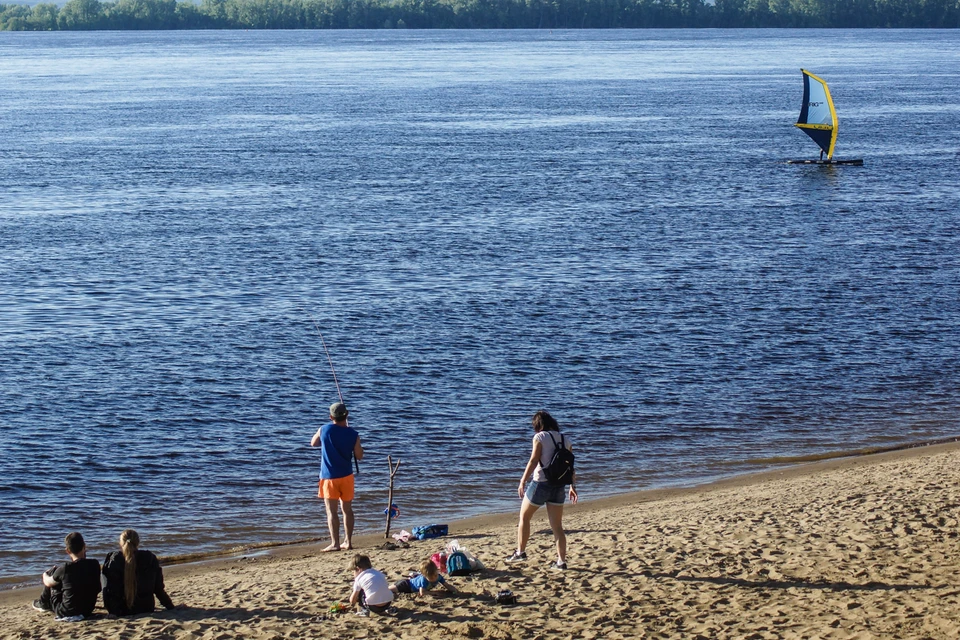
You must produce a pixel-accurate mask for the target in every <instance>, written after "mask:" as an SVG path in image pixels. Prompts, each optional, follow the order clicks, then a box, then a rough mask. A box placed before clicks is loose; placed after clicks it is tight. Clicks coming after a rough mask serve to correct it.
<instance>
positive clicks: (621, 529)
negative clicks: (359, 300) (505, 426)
mask: <svg viewBox="0 0 960 640" xmlns="http://www.w3.org/2000/svg"><path fill="white" fill-rule="evenodd" d="M958 468H960V444H956V443H953V444H947V445H935V446H928V447H920V448H915V449H909V450H905V451H897V452H892V453H884V454H877V455H871V456H862V457H857V458H845V459H840V460H833V461H827V462H821V463H815V464H808V465H802V466H798V467H791V468H789V469H782V470H778V471H773V472H767V473H763V474H757V475H753V476H747V477H741V478H735V479H732V480H727V481H723V482H719V483H715V484H711V485H707V486H702V487H696V488H690V489H673V490H660V491H646V492H640V493H635V494H630V495H627V496H620V497H616V498H608V499H604V500H596V501H585V502H583V503H581V504H580V505H577V506H575V507H570V506H568V508H567V511H566V515H565V524H566V529H567V532H568V538H569V548H570V550H569V564H570V568H569V569H568V570H567V571H565V572H560V571H557V570H554V569H551V568H550V566H549V565H550V562H551V561H552V560H554V559H555V557H554V554H553V545H552V538H551V536H550V533H549V528H548V526H547V524H546V516H545V514H544V513H542V512H543V510H542V509H541V512H540V513H538V515H537V518H536V519H535V521H534V535H533V537H532V540H531V543H530V546H529V547H528V555H529V558H530V559H529V561H528V562H526V563H525V564H521V565H508V564H507V563H505V562H504V561H503V558H505V557H506V556H507V555H509V553H510V551H511V550H512V548H513V545H514V542H515V535H516V534H515V526H516V522H515V519H516V515H515V514H505V515H497V516H490V517H485V518H476V519H472V520H467V521H463V522H460V523H454V524H453V525H452V526H451V535H450V536H449V537H448V538H446V539H437V540H427V541H421V542H414V543H412V545H411V547H410V548H408V549H398V550H392V551H391V550H381V549H378V548H377V545H379V544H380V543H381V542H382V538H381V537H380V536H367V537H365V538H360V539H359V540H358V547H359V548H360V550H361V551H362V552H364V553H368V554H369V555H370V557H371V559H372V560H373V564H374V566H375V567H377V568H379V569H381V570H383V571H384V572H385V573H386V574H387V576H388V578H390V579H391V580H397V579H400V578H401V577H404V576H405V575H406V574H407V573H408V572H409V571H411V570H413V569H414V568H415V567H416V565H417V564H418V562H419V561H420V560H421V559H422V558H423V557H426V556H429V555H430V554H431V553H433V552H435V551H438V550H441V549H442V547H443V545H444V543H445V542H446V541H447V540H448V539H452V538H456V539H458V540H459V541H460V542H461V544H462V545H463V546H465V547H467V548H468V549H469V550H470V551H471V552H473V553H474V554H476V555H477V556H478V557H479V558H480V559H481V560H482V561H483V562H484V563H485V564H486V566H487V569H486V570H485V571H483V572H481V573H479V574H476V575H474V576H470V577H461V578H452V580H453V582H454V584H455V585H457V586H458V587H459V588H460V589H461V590H462V591H463V593H462V595H460V596H459V597H438V598H429V597H428V598H425V599H413V598H411V597H410V596H402V597H401V598H400V599H399V600H398V602H397V606H398V608H399V610H400V613H399V615H398V617H396V618H386V617H377V616H374V617H371V618H361V617H357V616H355V615H353V614H352V613H348V614H330V613H329V609H330V606H331V605H332V604H334V603H336V602H337V601H341V600H346V599H347V597H348V596H349V591H350V585H351V580H352V574H351V573H350V572H348V571H347V570H346V564H347V560H348V552H341V553H334V554H321V553H319V552H318V550H319V548H320V547H319V546H317V547H295V548H286V549H281V550H277V551H276V552H271V553H268V554H263V555H251V556H246V557H234V558H224V559H220V560H217V561H213V562H208V563H203V564H192V565H179V566H171V567H168V568H167V569H166V570H165V575H166V577H167V587H168V592H169V593H170V594H171V596H172V597H173V599H174V601H175V602H177V603H182V604H183V605H185V608H183V609H178V610H173V611H163V612H158V613H155V614H152V615H143V616H138V617H134V618H130V619H122V620H110V619H106V618H105V617H103V618H99V619H94V620H88V621H84V622H80V623H57V622H55V621H54V620H53V617H52V616H51V615H49V614H43V613H39V612H36V611H33V610H32V609H31V608H30V606H29V603H30V601H31V600H32V599H33V598H35V597H36V596H37V595H38V593H39V590H40V587H39V582H38V586H37V587H36V588H35V589H34V588H29V589H18V590H13V591H7V592H3V593H0V610H2V616H3V619H4V624H3V627H2V630H0V638H17V639H32V638H37V639H40V638H67V637H82V638H103V639H105V640H140V639H147V638H198V639H200V638H203V639H211V640H214V639H221V638H234V637H244V638H256V639H271V638H311V637H324V638H326V637H330V638H373V637H387V638H428V637H430V638H439V637H449V638H460V637H463V638H498V639H506V638H531V639H535V638H553V637H577V638H614V639H615V638H756V639H760V638H951V639H952V638H957V637H958V636H960V606H958V605H960V579H958V577H957V573H958V566H960V562H958V560H957V558H958V557H960V554H958V545H960V540H958V520H960V482H958V473H957V469H958ZM583 489H584V493H585V494H586V495H587V496H588V495H589V494H590V492H591V491H590V487H586V486H585V487H583ZM413 524H420V523H413ZM405 526H407V527H408V528H409V524H407V523H405ZM155 551H156V552H158V553H161V554H162V552H163V550H162V549H155ZM51 560H60V559H59V558H56V559H53V558H52V559H51ZM501 589H510V590H512V591H513V592H514V593H515V594H517V596H518V598H519V602H518V604H517V605H515V606H501V605H498V604H496V603H495V602H494V599H493V594H494V593H496V592H497V591H499V590H501Z"/></svg>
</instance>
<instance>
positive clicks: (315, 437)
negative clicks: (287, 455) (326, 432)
mask: <svg viewBox="0 0 960 640" xmlns="http://www.w3.org/2000/svg"><path fill="white" fill-rule="evenodd" d="M320 431H322V428H321V429H317V432H316V433H315V434H313V437H312V438H310V446H311V447H315V446H317V445H318V444H320Z"/></svg>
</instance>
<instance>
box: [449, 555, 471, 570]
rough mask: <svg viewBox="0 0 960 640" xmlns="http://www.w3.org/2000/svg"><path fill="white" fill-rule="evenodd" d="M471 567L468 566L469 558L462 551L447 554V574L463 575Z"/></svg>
mask: <svg viewBox="0 0 960 640" xmlns="http://www.w3.org/2000/svg"><path fill="white" fill-rule="evenodd" d="M471 571H473V569H471V568H470V560H469V559H468V558H467V554H465V553H464V552H463V551H454V552H453V553H451V554H450V555H449V556H447V575H450V576H465V575H468V574H469V573H470V572H471Z"/></svg>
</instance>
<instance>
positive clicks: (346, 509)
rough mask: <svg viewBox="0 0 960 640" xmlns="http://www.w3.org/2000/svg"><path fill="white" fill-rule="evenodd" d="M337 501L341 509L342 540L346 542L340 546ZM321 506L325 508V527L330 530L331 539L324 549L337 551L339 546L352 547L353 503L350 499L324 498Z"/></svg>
mask: <svg viewBox="0 0 960 640" xmlns="http://www.w3.org/2000/svg"><path fill="white" fill-rule="evenodd" d="M338 503H339V507H340V509H342V510H343V529H344V534H345V535H344V542H345V543H346V544H345V545H344V546H343V547H341V546H340V514H339V513H338V512H337V506H338ZM323 506H325V507H326V508H327V528H328V529H329V530H330V540H331V541H332V542H331V544H330V546H329V547H326V548H325V549H324V551H339V550H340V549H341V548H343V549H353V542H352V538H353V503H352V502H350V501H344V500H335V499H332V498H324V499H323Z"/></svg>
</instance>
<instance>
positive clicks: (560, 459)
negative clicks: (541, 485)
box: [540, 431, 573, 487]
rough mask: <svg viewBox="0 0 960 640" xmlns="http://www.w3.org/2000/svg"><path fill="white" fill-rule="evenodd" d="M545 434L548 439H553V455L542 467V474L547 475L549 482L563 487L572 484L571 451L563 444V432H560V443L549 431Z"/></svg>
mask: <svg viewBox="0 0 960 640" xmlns="http://www.w3.org/2000/svg"><path fill="white" fill-rule="evenodd" d="M547 435H548V436H550V440H552V441H553V447H554V450H553V457H552V458H550V464H548V465H547V466H545V467H544V466H543V464H541V465H540V466H541V467H543V475H545V476H546V477H547V482H548V483H549V484H552V485H555V486H558V487H563V486H566V485H568V484H573V452H572V451H570V449H567V447H566V446H565V445H564V442H563V434H562V433H561V434H560V445H559V446H558V445H557V441H556V440H555V439H554V437H553V434H551V433H550V432H549V431H548V432H547Z"/></svg>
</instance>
